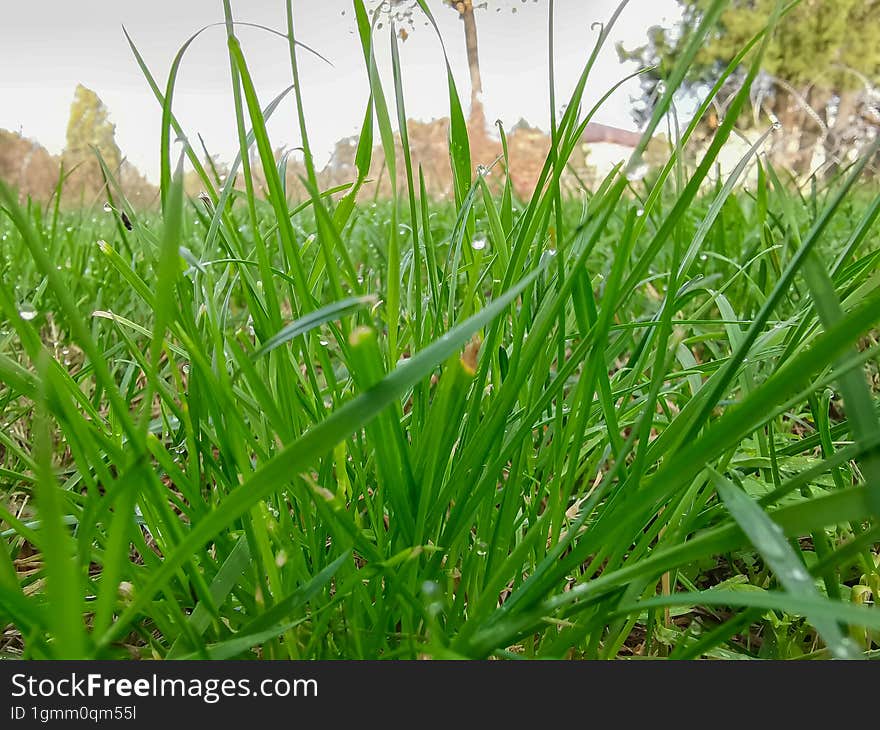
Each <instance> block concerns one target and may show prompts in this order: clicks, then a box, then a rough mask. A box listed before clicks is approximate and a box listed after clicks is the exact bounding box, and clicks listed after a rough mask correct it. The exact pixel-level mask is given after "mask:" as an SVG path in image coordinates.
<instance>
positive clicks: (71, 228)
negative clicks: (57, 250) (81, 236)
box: [64, 226, 73, 233]
mask: <svg viewBox="0 0 880 730" xmlns="http://www.w3.org/2000/svg"><path fill="white" fill-rule="evenodd" d="M64 230H65V231H67V232H68V233H73V226H67V228H65V229H64Z"/></svg>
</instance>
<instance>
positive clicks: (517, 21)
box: [0, 0, 678, 180]
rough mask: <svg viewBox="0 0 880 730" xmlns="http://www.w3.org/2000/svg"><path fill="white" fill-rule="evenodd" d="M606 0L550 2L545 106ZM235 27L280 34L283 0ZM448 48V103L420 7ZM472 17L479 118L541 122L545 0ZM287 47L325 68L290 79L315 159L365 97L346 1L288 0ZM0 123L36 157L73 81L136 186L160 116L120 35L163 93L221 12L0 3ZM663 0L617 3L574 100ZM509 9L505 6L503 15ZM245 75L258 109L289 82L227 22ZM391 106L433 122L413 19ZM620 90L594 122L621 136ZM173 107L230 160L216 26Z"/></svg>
mask: <svg viewBox="0 0 880 730" xmlns="http://www.w3.org/2000/svg"><path fill="white" fill-rule="evenodd" d="M617 2H618V0H557V2H556V11H555V12H556V24H555V26H556V27H555V46H556V77H557V89H558V91H557V99H558V101H559V103H560V104H561V103H562V102H563V101H564V99H565V97H566V96H567V92H568V91H569V90H570V89H571V87H572V86H573V84H574V82H575V80H576V78H577V76H578V74H579V72H580V69H581V67H582V64H583V62H584V61H585V60H586V58H587V57H588V55H589V53H590V51H591V49H592V47H593V44H594V42H595V40H596V37H597V33H598V31H597V30H594V29H592V28H591V26H592V24H593V23H594V22H596V21H604V20H606V19H607V18H608V17H610V15H611V14H612V12H613V10H614V8H615V7H616V6H617ZM232 5H233V11H234V12H235V14H236V19H237V20H240V21H247V22H252V23H259V24H263V25H268V26H271V27H273V28H276V29H279V30H282V29H283V28H284V26H285V9H284V8H285V3H284V0H247V1H246V0H233V3H232ZM429 5H430V6H431V7H432V9H433V10H434V13H435V17H436V18H437V20H438V22H439V25H440V29H441V32H442V33H443V36H444V38H445V41H446V47H447V50H448V52H449V54H450V60H451V63H452V67H453V71H454V73H455V75H456V83H457V84H458V86H459V90H460V93H461V95H462V99H463V100H464V101H467V100H468V99H469V98H470V86H469V82H468V74H467V63H466V56H465V48H464V33H463V30H462V24H461V22H460V21H459V20H458V16H457V14H456V13H455V12H454V11H452V10H450V9H449V8H447V7H444V6H443V4H442V3H441V2H440V0H429ZM485 5H486V6H487V7H486V8H484V9H481V10H478V12H477V28H478V33H479V45H480V61H481V68H482V75H483V88H484V102H485V106H486V115H487V118H488V119H489V120H490V121H491V120H494V119H496V118H500V119H501V120H502V121H503V122H504V123H505V125H507V126H508V127H509V126H512V125H513V124H515V123H516V122H517V121H518V120H519V119H520V118H525V119H527V120H528V121H529V122H530V123H532V124H535V125H538V126H541V127H545V128H546V125H547V124H548V119H549V112H548V107H549V101H548V86H547V69H548V62H547V55H548V53H547V14H548V6H549V2H548V0H488V2H486V3H485ZM293 6H294V21H295V23H296V31H297V36H298V40H300V41H302V42H303V43H307V44H308V45H310V46H312V47H314V48H315V49H316V50H318V51H319V52H320V53H322V54H323V55H324V56H326V57H327V58H328V59H329V60H331V61H332V62H333V66H328V65H327V64H326V63H324V62H323V61H320V60H317V59H315V58H314V57H310V56H309V55H308V54H303V55H302V56H301V59H302V67H301V69H300V75H301V80H302V86H303V96H304V104H305V107H306V118H307V122H308V125H309V134H310V139H311V142H312V146H313V148H314V151H315V154H316V157H317V162H318V163H319V164H323V163H324V162H325V161H326V159H327V156H328V155H329V153H330V151H331V150H332V148H333V144H334V143H335V142H336V141H337V140H338V139H340V138H342V137H346V136H349V135H352V134H354V133H356V132H357V130H358V127H359V124H360V121H361V119H362V116H363V110H364V108H365V104H366V99H367V83H366V73H365V70H364V65H363V57H362V55H361V53H362V52H361V49H360V44H359V42H358V39H357V36H356V35H355V20H354V12H353V9H352V3H351V0H293ZM0 7H2V11H0V15H2V23H0V127H2V128H6V129H11V130H14V131H22V132H23V133H24V134H25V135H26V136H29V137H32V138H35V139H36V140H38V141H39V142H40V143H42V144H43V145H45V146H46V147H47V148H48V149H49V151H50V152H53V153H58V152H60V151H61V149H62V148H63V146H64V137H65V131H66V126H67V117H68V112H69V107H70V102H71V100H72V98H73V91H74V88H75V86H76V84H77V83H82V84H85V85H86V86H88V87H89V88H91V89H93V90H95V91H96V92H97V93H98V95H99V96H100V97H101V99H102V100H103V101H104V103H105V104H106V105H107V106H108V108H109V109H110V114H111V118H112V121H113V122H114V123H115V124H116V139H117V142H118V143H119V146H120V148H121V149H122V151H123V153H124V154H125V155H126V156H127V157H128V158H129V160H131V161H132V162H133V163H134V164H135V165H136V166H137V167H138V168H139V169H140V170H141V171H142V172H145V173H146V174H147V175H148V176H149V177H150V178H152V179H154V180H155V178H156V177H157V171H158V167H159V134H158V130H159V123H160V116H161V113H160V108H159V106H158V103H157V102H156V100H155V98H154V97H153V96H152V94H151V92H150V90H149V88H148V87H147V83H146V81H145V80H144V79H143V76H142V75H141V72H140V69H139V68H138V66H137V64H136V62H135V60H134V58H133V56H132V54H131V51H130V49H129V47H128V44H127V42H126V40H125V37H124V35H123V33H122V25H123V24H124V25H125V27H126V28H127V29H128V31H129V33H130V34H131V36H132V38H133V39H134V41H135V43H136V44H137V46H138V48H139V49H140V52H141V53H142V55H143V56H144V57H145V59H146V61H147V63H148V65H149V66H150V68H151V70H152V72H153V74H154V75H155V76H156V78H157V79H159V80H160V85H162V86H163V87H164V83H165V79H166V75H167V73H168V69H169V67H170V65H171V61H172V59H173V57H174V55H175V53H176V51H177V49H178V48H179V47H180V46H181V45H182V44H183V43H184V41H185V40H186V39H187V38H188V37H189V36H190V35H191V34H192V33H193V32H194V31H196V30H197V29H198V28H200V27H202V26H203V25H207V24H208V23H212V22H216V21H220V20H222V18H223V7H222V1H221V0H173V1H172V0H150V1H147V0H76V1H75V2H74V1H73V0H0ZM677 7H678V6H677V3H676V2H675V0H630V2H629V5H628V6H627V8H626V9H625V10H624V13H623V15H622V16H621V19H620V21H619V23H618V26H617V28H616V30H615V32H614V33H613V35H612V38H611V42H610V43H609V44H608V46H607V48H606V50H605V52H604V53H603V55H602V57H601V58H600V60H599V62H598V63H597V67H596V69H595V73H594V76H593V79H592V83H591V84H590V88H589V89H588V93H587V99H586V102H587V103H591V102H592V101H594V100H595V99H597V98H598V97H600V96H601V95H602V94H603V93H604V92H605V91H606V90H607V88H608V87H609V86H611V85H612V84H613V83H614V82H615V81H617V80H619V79H620V78H621V77H622V76H624V75H625V74H626V73H628V72H630V71H632V70H633V67H632V66H626V65H621V64H620V63H619V62H618V59H617V54H616V52H615V50H614V44H615V43H616V42H618V41H623V42H624V43H625V44H626V45H629V46H635V45H638V44H640V43H641V42H642V41H643V40H644V38H645V31H646V30H647V28H648V27H650V26H651V25H656V24H667V23H670V22H674V20H675V19H677V18H678V13H677ZM513 8H515V9H516V12H512V9H513ZM239 36H240V38H241V40H242V44H243V46H244V50H245V54H246V57H247V59H248V62H249V67H250V69H251V73H252V74H253V75H254V77H255V82H256V84H257V91H258V93H259V95H260V100H261V103H262V104H263V105H264V106H265V104H266V103H268V102H269V101H270V100H271V99H272V98H273V97H274V96H275V95H276V94H277V93H278V92H280V91H281V90H282V89H284V88H285V87H286V86H288V85H289V84H290V83H291V76H290V63H289V57H288V52H287V47H286V44H285V41H284V40H283V39H280V38H277V37H275V36H271V35H268V34H266V33H264V32H261V31H257V30H253V29H248V28H241V29H240V31H239ZM400 53H401V59H402V63H403V68H404V71H403V73H404V83H405V95H406V96H405V98H406V104H407V112H408V114H409V116H410V117H411V118H416V119H432V118H436V117H442V116H446V115H447V113H448V100H447V97H446V86H445V70H444V66H443V59H442V54H441V51H440V46H439V43H438V41H437V39H436V36H435V35H434V33H433V31H432V29H430V28H427V27H425V26H424V25H423V24H422V19H421V18H417V20H416V24H415V28H414V32H412V33H411V34H410V36H409V38H408V40H407V41H406V42H405V43H402V44H401V46H400ZM389 59H390V51H389V49H388V44H387V43H383V44H382V47H381V48H380V49H379V63H380V68H381V69H382V73H383V78H384V79H387V81H386V90H387V92H389V93H390V92H391V73H390V62H389ZM637 93H638V82H636V81H633V82H631V83H630V84H629V85H628V86H627V87H624V88H623V89H621V91H619V92H618V93H617V95H616V96H615V97H614V98H613V99H612V100H611V101H610V102H609V103H608V104H606V105H605V107H604V108H603V109H602V111H601V112H600V113H599V114H598V116H597V117H596V121H598V122H603V123H605V124H613V125H617V126H621V127H625V128H633V122H632V120H631V117H630V113H629V109H630V101H629V99H630V96H631V95H636V94H637ZM174 111H175V114H176V115H177V117H178V119H179V120H180V121H181V123H182V124H183V126H184V128H185V130H186V132H187V134H188V135H192V138H193V140H194V141H195V132H200V133H201V134H202V136H203V137H204V139H205V142H206V144H207V146H208V148H209V150H210V151H211V152H212V153H215V154H219V155H220V156H221V158H223V159H226V160H231V159H232V157H233V156H234V154H235V152H236V149H237V138H236V133H235V116H234V113H233V111H232V102H231V92H230V81H229V64H228V59H227V56H226V46H225V35H224V30H223V29H222V28H213V29H210V30H208V31H207V32H205V33H204V34H202V35H201V36H200V37H199V38H198V39H197V40H196V41H195V42H194V43H193V44H192V46H190V49H189V51H188V52H187V54H186V56H185V57H184V60H183V65H182V67H181V73H180V78H179V83H178V85H177V90H176V93H175V98H174ZM269 132H270V135H271V137H272V141H273V144H274V146H276V147H278V146H282V145H286V146H290V147H295V146H297V145H298V144H299V142H300V140H299V132H298V126H297V123H296V116H295V109H294V101H293V96H292V95H291V96H290V97H289V99H288V100H287V101H285V103H284V105H283V106H282V107H281V108H279V109H278V111H277V112H276V113H275V115H274V116H273V117H272V120H271V122H270V125H269Z"/></svg>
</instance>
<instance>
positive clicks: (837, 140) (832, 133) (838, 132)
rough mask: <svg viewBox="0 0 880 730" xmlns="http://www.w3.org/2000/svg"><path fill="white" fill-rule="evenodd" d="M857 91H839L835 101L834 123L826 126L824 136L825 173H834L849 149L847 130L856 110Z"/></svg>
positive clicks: (857, 101)
mask: <svg viewBox="0 0 880 730" xmlns="http://www.w3.org/2000/svg"><path fill="white" fill-rule="evenodd" d="M858 107H859V92H858V91H841V92H840V94H839V97H838V102H837V113H836V114H835V115H834V123H833V124H831V125H830V126H829V128H828V136H827V137H826V138H825V162H826V175H828V176H829V177H830V176H832V175H834V174H835V173H836V172H837V170H838V168H839V167H840V162H841V160H843V159H844V158H845V157H846V154H847V152H848V151H849V148H848V144H849V142H850V140H848V139H847V136H848V134H847V132H848V131H849V130H850V128H851V126H852V124H853V119H854V117H855V116H856V113H857V112H858Z"/></svg>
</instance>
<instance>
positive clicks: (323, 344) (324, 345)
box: [318, 340, 328, 347]
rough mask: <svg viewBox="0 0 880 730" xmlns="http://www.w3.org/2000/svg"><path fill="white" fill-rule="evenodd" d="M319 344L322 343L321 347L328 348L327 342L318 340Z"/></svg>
mask: <svg viewBox="0 0 880 730" xmlns="http://www.w3.org/2000/svg"><path fill="white" fill-rule="evenodd" d="M318 342H319V343H320V345H321V347H327V344H328V343H327V340H318Z"/></svg>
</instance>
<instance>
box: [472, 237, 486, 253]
mask: <svg viewBox="0 0 880 730" xmlns="http://www.w3.org/2000/svg"><path fill="white" fill-rule="evenodd" d="M471 248H472V249H474V251H482V250H483V249H484V248H486V239H485V238H475V239H474V240H473V241H471Z"/></svg>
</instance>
